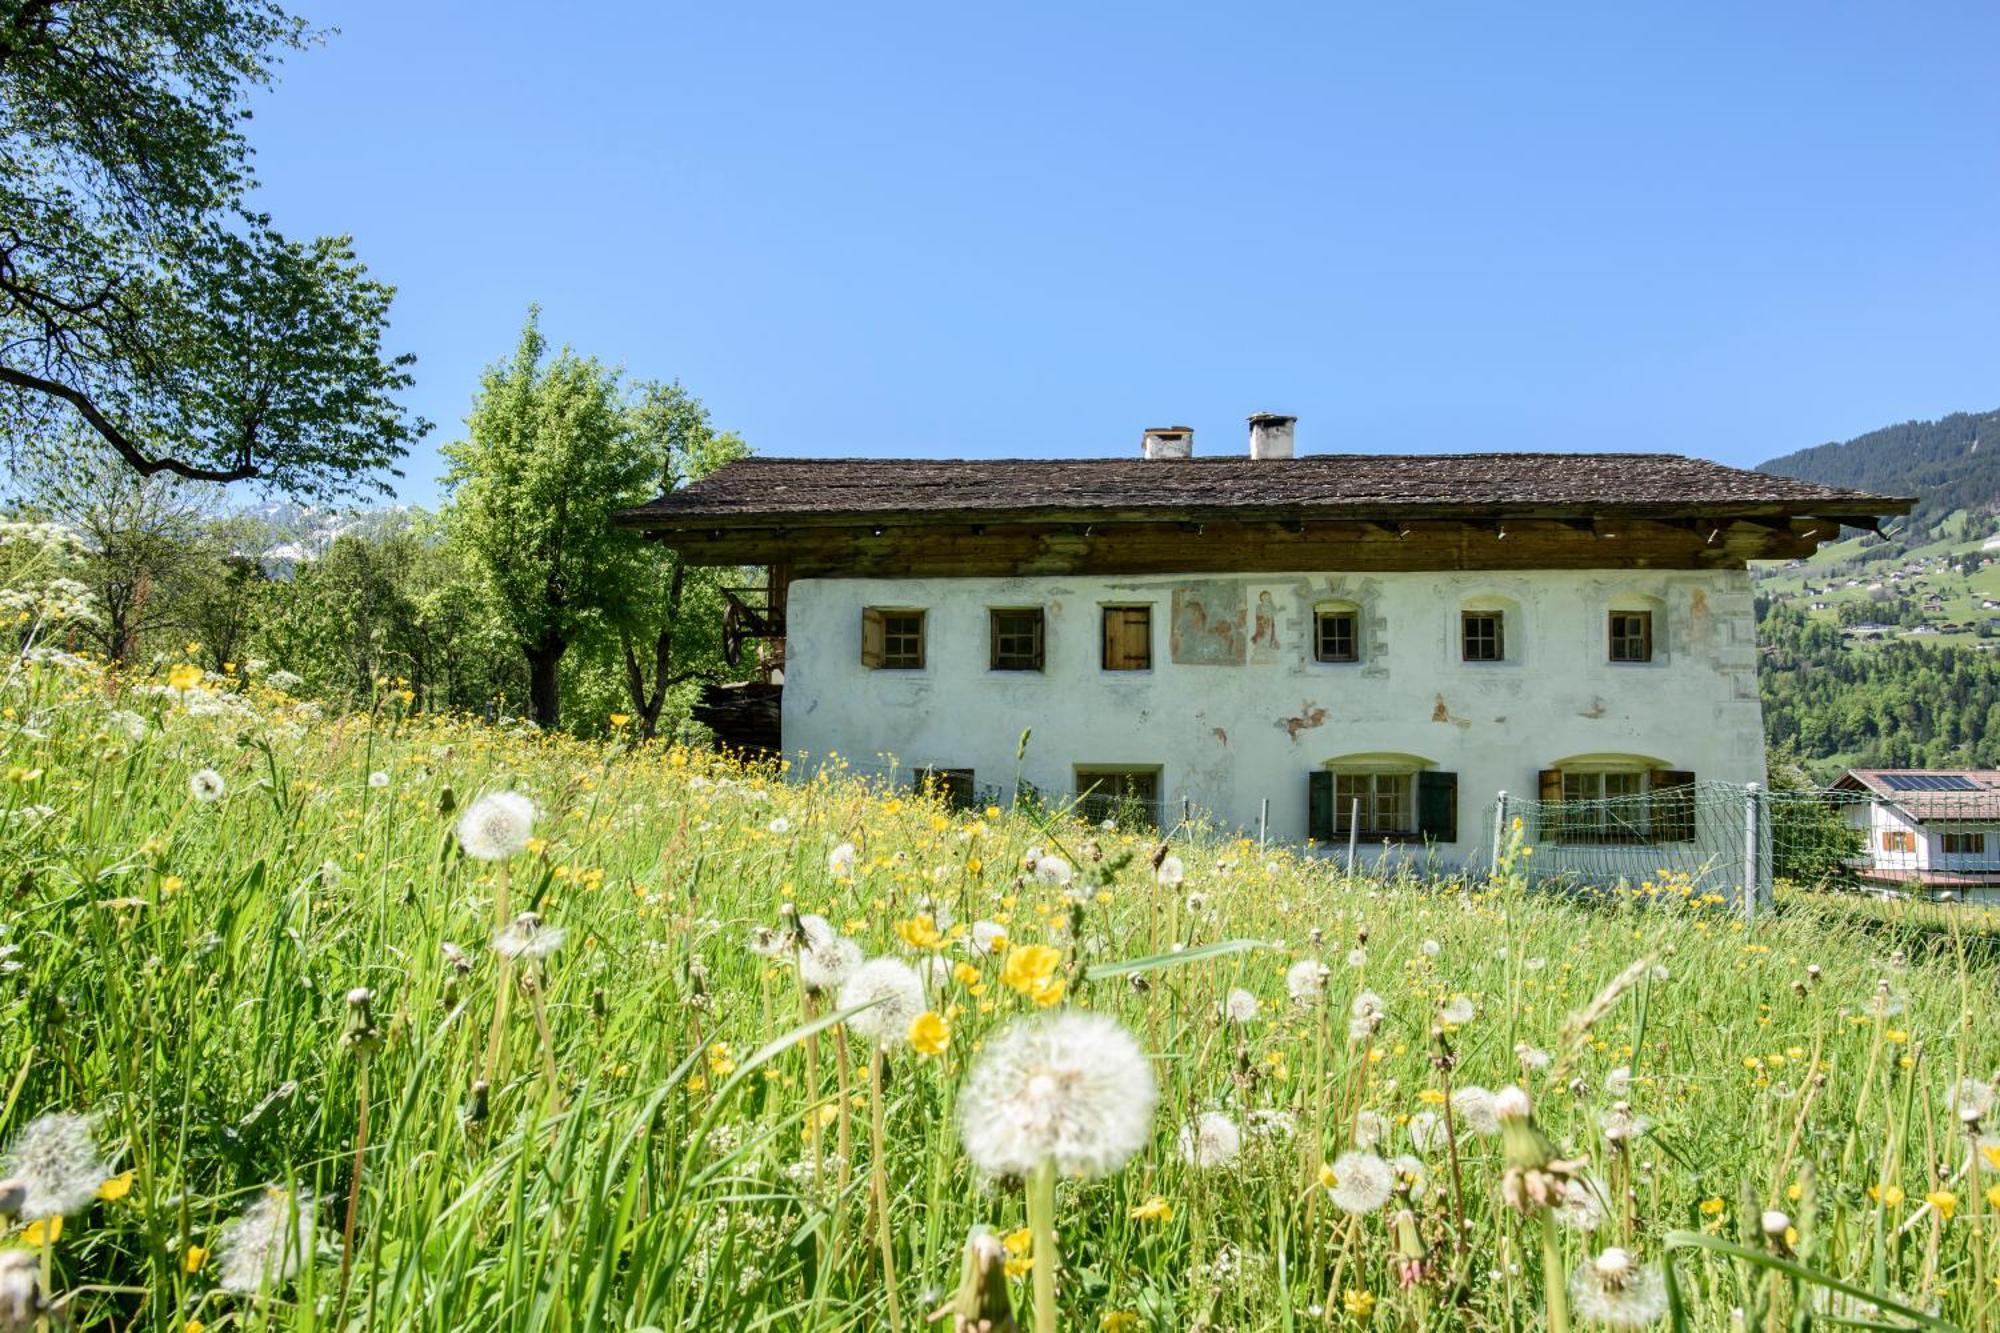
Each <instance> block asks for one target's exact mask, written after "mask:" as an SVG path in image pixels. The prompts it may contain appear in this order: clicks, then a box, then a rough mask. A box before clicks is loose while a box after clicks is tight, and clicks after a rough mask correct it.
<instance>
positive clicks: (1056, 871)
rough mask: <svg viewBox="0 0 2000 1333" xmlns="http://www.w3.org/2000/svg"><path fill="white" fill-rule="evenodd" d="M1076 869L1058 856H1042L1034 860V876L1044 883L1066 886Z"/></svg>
mask: <svg viewBox="0 0 2000 1333" xmlns="http://www.w3.org/2000/svg"><path fill="white" fill-rule="evenodd" d="M1075 874H1076V871H1075V870H1074V869H1072V868H1071V866H1070V863H1069V862H1067V861H1065V860H1063V859H1062V858H1061V857H1060V856H1044V857H1042V858H1041V859H1040V860H1038V861H1036V862H1035V878H1036V879H1038V880H1040V881H1041V882H1042V883H1044V884H1057V885H1064V886H1067V885H1068V884H1069V882H1070V880H1071V879H1072V878H1074V876H1075Z"/></svg>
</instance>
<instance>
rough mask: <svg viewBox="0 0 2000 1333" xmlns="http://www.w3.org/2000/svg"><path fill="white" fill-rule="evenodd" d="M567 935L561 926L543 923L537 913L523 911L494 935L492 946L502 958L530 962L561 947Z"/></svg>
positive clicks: (544, 956) (546, 955) (545, 956)
mask: <svg viewBox="0 0 2000 1333" xmlns="http://www.w3.org/2000/svg"><path fill="white" fill-rule="evenodd" d="M568 935H569V932H568V931H566V930H564V929H563V928H562V927H561V926H550V925H544V924H543V923H542V918H541V916H540V914H539V913H535V912H523V913H521V915H519V916H517V917H515V918H514V921H513V924H511V925H509V926H508V927H507V929H505V930H503V931H500V932H498V933H497V934H495V935H494V937H493V948H494V950H495V951H496V952H497V953H499V955H500V956H501V957H502V958H514V959H520V958H525V959H528V960H529V961H531V962H532V961H535V960H538V959H542V958H547V957H548V956H549V955H550V954H552V953H554V952H555V951H556V950H557V949H560V948H562V944H563V940H564V939H565V938H567V937H568Z"/></svg>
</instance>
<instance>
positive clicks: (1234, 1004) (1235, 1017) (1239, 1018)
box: [1222, 986, 1257, 1023]
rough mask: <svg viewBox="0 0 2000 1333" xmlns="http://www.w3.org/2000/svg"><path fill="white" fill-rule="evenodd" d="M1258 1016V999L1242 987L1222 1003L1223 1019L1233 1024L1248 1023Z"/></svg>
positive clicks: (1234, 990) (1230, 993)
mask: <svg viewBox="0 0 2000 1333" xmlns="http://www.w3.org/2000/svg"><path fill="white" fill-rule="evenodd" d="M1256 1016H1257V997H1256V996H1254V995H1252V994H1251V993H1250V992H1249V991H1247V990H1244V989H1243V988H1242V987H1241V986H1238V987H1236V988H1235V989H1233V990H1231V991H1230V992H1229V994H1228V995H1227V996H1226V997H1224V999H1223V1001H1222V1017H1223V1018H1224V1019H1225V1020H1227V1021H1228V1022H1231V1023H1248V1022H1249V1021H1250V1020H1251V1019H1253V1018H1255V1017H1256Z"/></svg>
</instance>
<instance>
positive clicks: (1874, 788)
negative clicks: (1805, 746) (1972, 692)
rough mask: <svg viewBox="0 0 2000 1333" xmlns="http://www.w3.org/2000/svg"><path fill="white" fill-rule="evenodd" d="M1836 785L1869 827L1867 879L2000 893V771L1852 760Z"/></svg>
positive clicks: (1862, 870)
mask: <svg viewBox="0 0 2000 1333" xmlns="http://www.w3.org/2000/svg"><path fill="white" fill-rule="evenodd" d="M1833 785H1834V790H1836V791H1840V792H1844V793H1846V794H1847V795H1848V797H1849V798H1850V799H1848V800H1847V801H1846V802H1845V803H1844V804H1843V805H1842V807H1841V810H1842V813H1843V814H1844V816H1845V817H1846V820H1847V824H1848V827H1850V828H1854V829H1859V830H1861V831H1862V832H1864V833H1865V834H1866V835H1867V839H1868V842H1867V850H1866V851H1865V852H1863V854H1862V856H1861V858H1860V860H1859V861H1858V862H1857V864H1856V865H1855V873H1856V875H1857V876H1858V877H1859V878H1860V879H1861V880H1862V882H1863V883H1867V884H1873V885H1877V886H1880V887H1884V888H1896V889H1907V890H1911V891H1915V892H1923V893H1939V892H1944V893H1950V894H1952V895H1954V896H1962V897H1967V898H1978V899H2000V771H1995V770H1992V769H1968V768H1961V769H1937V770H1918V769H1904V768H1850V769H1848V770H1847V772H1845V773H1843V774H1841V776H1840V780H1839V781H1838V782H1836V783H1834V784H1833Z"/></svg>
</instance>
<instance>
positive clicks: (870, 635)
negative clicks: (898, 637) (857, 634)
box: [861, 606, 883, 671]
mask: <svg viewBox="0 0 2000 1333" xmlns="http://www.w3.org/2000/svg"><path fill="white" fill-rule="evenodd" d="M882 641H883V632H882V613H881V612H880V611H877V610H876V609H875V608H874V607H872V606H870V607H864V608H863V609H862V612H861V665H862V666H864V667H867V668H868V669H869V670H870V671H873V670H875V669H876V668H877V667H879V666H881V665H882Z"/></svg>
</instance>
